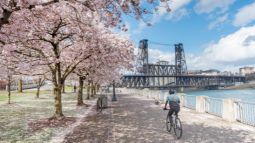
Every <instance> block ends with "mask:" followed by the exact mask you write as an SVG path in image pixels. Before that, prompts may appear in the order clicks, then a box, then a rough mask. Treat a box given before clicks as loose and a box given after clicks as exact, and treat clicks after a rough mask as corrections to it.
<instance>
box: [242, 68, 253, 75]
mask: <svg viewBox="0 0 255 143" xmlns="http://www.w3.org/2000/svg"><path fill="white" fill-rule="evenodd" d="M239 73H240V74H241V75H247V74H252V73H255V68H254V67H243V68H240V69H239Z"/></svg>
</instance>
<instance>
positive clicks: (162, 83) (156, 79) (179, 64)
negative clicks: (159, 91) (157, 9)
mask: <svg viewBox="0 0 255 143" xmlns="http://www.w3.org/2000/svg"><path fill="white" fill-rule="evenodd" d="M174 46H175V64H174V65H170V64H168V61H160V62H158V63H156V64H151V63H149V55H148V40H141V41H140V45H139V49H138V59H137V67H136V70H137V72H138V73H137V74H133V75H124V76H123V77H122V80H121V83H120V85H121V86H122V87H129V88H169V87H196V88H217V87H226V86H232V85H235V84H236V83H240V82H245V76H239V75H201V74H190V73H189V72H188V70H187V65H186V59H185V53H184V48H183V44H181V43H179V44H175V45H174Z"/></svg>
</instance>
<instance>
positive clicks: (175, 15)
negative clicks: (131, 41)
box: [134, 0, 191, 34]
mask: <svg viewBox="0 0 255 143" xmlns="http://www.w3.org/2000/svg"><path fill="white" fill-rule="evenodd" d="M190 2H191V0H171V1H169V2H168V5H169V6H170V8H171V12H170V13H169V12H167V11H166V8H165V3H160V4H159V6H158V11H157V12H155V13H154V14H153V15H152V19H151V21H149V23H150V24H152V25H154V24H155V23H157V22H159V21H160V20H161V19H166V20H173V21H178V20H181V19H182V18H183V17H184V16H186V15H188V10H187V9H186V8H184V6H186V5H187V4H189V3H190ZM146 27H147V24H146V23H144V22H143V21H140V23H139V25H138V28H137V29H135V30H134V34H139V33H141V31H142V30H144V28H146Z"/></svg>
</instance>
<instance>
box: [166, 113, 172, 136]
mask: <svg viewBox="0 0 255 143" xmlns="http://www.w3.org/2000/svg"><path fill="white" fill-rule="evenodd" d="M166 130H167V131H168V132H171V130H172V126H171V122H170V118H169V116H168V115H167V117H166Z"/></svg>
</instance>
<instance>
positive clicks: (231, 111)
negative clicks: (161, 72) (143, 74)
mask: <svg viewBox="0 0 255 143" xmlns="http://www.w3.org/2000/svg"><path fill="white" fill-rule="evenodd" d="M121 92H124V93H128V94H130V95H135V96H142V97H145V98H148V99H154V100H157V101H160V102H161V103H165V101H166V98H167V96H168V91H167V90H162V91H160V90H151V89H148V88H144V89H128V88H121ZM178 95H179V97H180V100H181V106H184V102H185V96H186V95H185V94H184V93H180V94H178ZM206 98H208V97H206V96H197V97H196V107H195V110H196V111H197V112H200V113H205V112H206V109H205V108H206V107H205V104H206V103H205V102H206V101H205V100H206ZM186 102H188V101H186ZM222 103H223V109H222V118H223V119H224V120H226V121H229V122H234V121H236V118H235V112H236V111H235V107H234V100H232V99H223V100H222Z"/></svg>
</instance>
